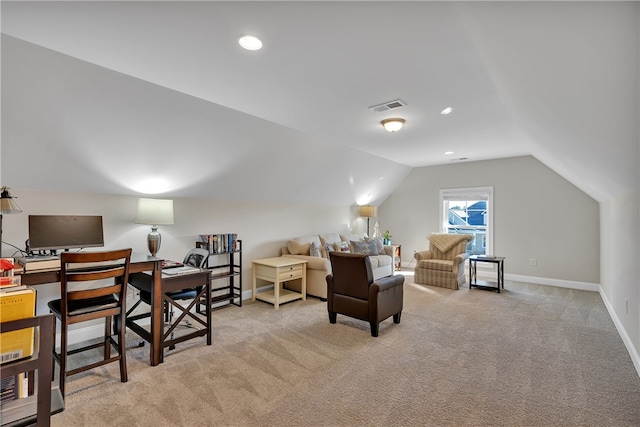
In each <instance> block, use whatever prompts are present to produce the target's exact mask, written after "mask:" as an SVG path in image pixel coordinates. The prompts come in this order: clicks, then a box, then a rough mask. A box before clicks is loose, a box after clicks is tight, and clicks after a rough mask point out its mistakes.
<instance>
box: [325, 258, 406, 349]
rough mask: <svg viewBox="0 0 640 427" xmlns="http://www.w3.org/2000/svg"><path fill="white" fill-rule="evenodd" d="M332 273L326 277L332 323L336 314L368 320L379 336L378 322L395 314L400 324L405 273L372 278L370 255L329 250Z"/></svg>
mask: <svg viewBox="0 0 640 427" xmlns="http://www.w3.org/2000/svg"><path fill="white" fill-rule="evenodd" d="M329 259H330V260H331V271H332V274H330V275H328V276H327V309H328V311H329V322H331V323H336V318H337V314H338V313H340V314H344V315H345V316H349V317H353V318H356V319H360V320H365V321H368V322H369V324H370V325H371V336H374V337H377V336H378V330H379V324H380V322H382V321H383V320H385V319H387V318H388V317H391V316H393V322H394V323H400V315H401V314H402V300H403V284H404V276H401V275H397V276H388V277H382V278H380V279H377V280H376V281H374V280H373V272H372V268H371V262H370V261H369V256H368V255H363V254H351V253H340V252H330V253H329Z"/></svg>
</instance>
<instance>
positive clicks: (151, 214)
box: [136, 198, 173, 225]
mask: <svg viewBox="0 0 640 427" xmlns="http://www.w3.org/2000/svg"><path fill="white" fill-rule="evenodd" d="M136 224H149V225H168V224H173V200H168V199H145V198H140V199H138V213H137V215H136Z"/></svg>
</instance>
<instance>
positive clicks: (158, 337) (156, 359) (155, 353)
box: [149, 263, 210, 366]
mask: <svg viewBox="0 0 640 427" xmlns="http://www.w3.org/2000/svg"><path fill="white" fill-rule="evenodd" d="M152 279H153V286H152V287H151V342H150V343H149V345H150V347H151V349H150V351H149V355H150V358H151V366H156V365H159V364H160V363H162V353H163V351H162V332H163V326H164V325H163V319H162V268H161V265H160V263H156V264H155V265H154V267H153V272H152ZM207 305H210V304H207Z"/></svg>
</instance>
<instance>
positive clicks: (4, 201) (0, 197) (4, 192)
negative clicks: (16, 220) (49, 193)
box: [0, 187, 22, 257]
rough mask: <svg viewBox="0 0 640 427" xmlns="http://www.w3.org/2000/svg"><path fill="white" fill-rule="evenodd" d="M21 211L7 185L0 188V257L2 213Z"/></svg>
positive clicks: (0, 255) (0, 254)
mask: <svg viewBox="0 0 640 427" xmlns="http://www.w3.org/2000/svg"><path fill="white" fill-rule="evenodd" d="M20 212H22V209H20V206H18V204H17V203H16V202H14V201H13V197H11V194H9V188H8V187H2V188H0V257H2V215H4V214H17V213H20Z"/></svg>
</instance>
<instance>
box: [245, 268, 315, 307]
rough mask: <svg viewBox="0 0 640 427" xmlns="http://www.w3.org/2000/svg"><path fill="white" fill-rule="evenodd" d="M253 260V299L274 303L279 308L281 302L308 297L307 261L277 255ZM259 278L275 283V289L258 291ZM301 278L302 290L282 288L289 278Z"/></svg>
mask: <svg viewBox="0 0 640 427" xmlns="http://www.w3.org/2000/svg"><path fill="white" fill-rule="evenodd" d="M252 262H253V285H252V287H251V301H255V300H256V299H259V300H260V301H265V302H268V303H270V304H273V306H274V308H275V309H276V310H277V309H278V308H279V307H280V304H284V303H286V302H289V301H294V300H297V299H302V300H306V299H307V265H306V264H307V261H304V260H300V259H295V258H287V257H275V258H264V259H256V260H254V261H252ZM257 279H262V280H266V281H268V282H272V283H273V291H268V292H260V293H256V281H257ZM294 279H301V280H302V284H301V285H302V286H301V288H300V292H295V291H290V290H288V289H283V288H282V283H284V282H288V281H289V280H294Z"/></svg>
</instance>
